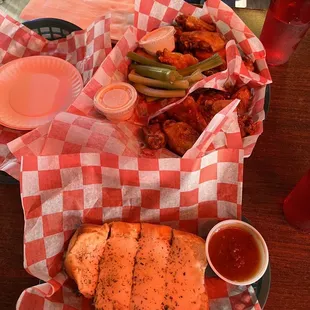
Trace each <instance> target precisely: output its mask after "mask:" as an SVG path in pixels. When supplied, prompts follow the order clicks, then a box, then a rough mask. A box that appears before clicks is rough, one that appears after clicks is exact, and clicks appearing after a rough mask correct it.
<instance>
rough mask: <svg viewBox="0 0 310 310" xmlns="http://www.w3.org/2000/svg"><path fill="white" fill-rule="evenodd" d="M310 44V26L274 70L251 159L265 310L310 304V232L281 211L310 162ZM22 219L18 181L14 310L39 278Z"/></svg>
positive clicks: (4, 300)
mask: <svg viewBox="0 0 310 310" xmlns="http://www.w3.org/2000/svg"><path fill="white" fill-rule="evenodd" d="M246 11H247V10H246ZM246 11H238V14H240V16H241V17H242V18H245V19H247V18H246V17H249V16H251V18H250V19H251V21H249V22H248V24H249V26H250V27H253V28H255V29H254V30H255V31H256V32H257V33H259V31H260V29H261V25H262V22H263V18H261V14H263V13H262V12H260V11H257V14H255V11H254V13H253V12H252V13H251V14H250V13H247V12H246ZM253 14H254V15H253ZM253 16H254V17H253ZM255 16H256V17H257V18H256V19H255ZM253 18H254V19H253ZM309 50H310V33H308V35H307V36H306V37H305V38H304V40H303V41H302V43H301V44H300V46H299V47H298V49H297V51H296V53H295V54H294V55H293V56H292V58H291V60H290V61H289V63H288V64H286V65H283V66H280V67H272V68H271V69H270V70H271V74H272V78H273V85H272V88H271V106H270V111H269V113H268V116H267V120H266V121H265V122H264V133H263V135H262V136H261V137H260V139H259V141H258V143H257V146H256V148H255V150H254V153H253V154H252V156H251V157H250V158H249V159H246V161H245V172H244V191H243V214H244V215H245V216H246V217H247V218H248V219H249V220H250V221H251V223H252V224H253V225H254V226H255V227H256V228H257V229H258V230H259V231H260V232H261V233H262V235H263V236H264V238H265V239H266V242H267V244H268V247H269V251H270V261H271V273H272V276H271V279H272V284H271V291H270V295H269V299H268V301H267V304H266V307H265V310H275V309H283V310H308V309H309V308H310V294H309V291H310V235H309V234H305V233H302V232H300V231H298V230H296V229H294V228H292V227H291V226H289V225H288V224H287V223H286V221H285V219H284V217H283V214H282V203H283V200H284V198H285V197H286V196H287V194H288V193H289V192H290V190H291V189H292V188H293V187H294V185H295V184H296V182H297V181H298V180H299V179H300V178H301V177H302V175H303V174H304V173H305V172H306V171H307V169H309V168H310V130H309V127H310V82H309V77H310V61H309ZM23 225H24V222H23V213H22V208H21V204H20V198H19V187H18V185H0V227H1V234H2V238H1V239H0V309H1V310H6V309H14V308H15V304H16V301H17V298H18V297H19V295H20V293H21V292H22V291H23V289H25V288H26V287H29V286H32V285H35V284H37V283H38V280H37V279H34V278H32V277H31V276H30V275H28V274H27V273H26V271H24V269H23V263H22V262H23V254H22V253H23Z"/></svg>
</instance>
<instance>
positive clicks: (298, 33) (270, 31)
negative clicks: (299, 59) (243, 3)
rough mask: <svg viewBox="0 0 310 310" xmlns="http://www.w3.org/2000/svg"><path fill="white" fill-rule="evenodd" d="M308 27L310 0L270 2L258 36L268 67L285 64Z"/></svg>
mask: <svg viewBox="0 0 310 310" xmlns="http://www.w3.org/2000/svg"><path fill="white" fill-rule="evenodd" d="M309 27H310V0H295V1H293V0H271V2H270V6H269V10H268V12H267V16H266V20H265V23H264V27H263V30H262V33H261V36H260V40H261V42H262V43H263V44H264V46H265V49H266V53H267V55H266V60H267V62H268V64H270V65H274V66H277V65H281V64H284V63H286V62H287V61H288V60H289V58H290V56H291V55H292V53H293V52H294V50H295V49H296V47H297V46H298V44H299V42H300V41H301V39H302V38H303V37H304V35H305V34H306V32H307V30H308V29H309Z"/></svg>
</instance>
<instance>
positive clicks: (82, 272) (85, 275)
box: [64, 224, 110, 298]
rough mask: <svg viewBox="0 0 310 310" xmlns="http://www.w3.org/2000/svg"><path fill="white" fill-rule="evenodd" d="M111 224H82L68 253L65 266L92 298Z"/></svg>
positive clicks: (85, 294) (86, 294)
mask: <svg viewBox="0 0 310 310" xmlns="http://www.w3.org/2000/svg"><path fill="white" fill-rule="evenodd" d="M109 230H110V229H109V226H108V225H107V224H104V225H102V226H99V225H91V224H85V225H82V226H81V227H80V228H79V229H78V230H77V231H76V232H75V234H74V235H73V237H72V238H71V241H70V243H69V247H68V251H67V253H66V257H65V261H64V266H65V269H66V272H67V274H68V275H69V277H71V278H72V279H74V280H75V282H76V283H77V285H78V289H79V291H80V293H81V294H83V295H84V296H85V297H86V298H92V297H93V296H94V294H95V290H96V286H97V282H98V272H99V269H98V265H99V261H100V259H101V257H102V256H103V252H104V248H105V245H106V240H107V238H108V234H109Z"/></svg>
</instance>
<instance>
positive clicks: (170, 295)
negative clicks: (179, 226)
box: [162, 230, 209, 310]
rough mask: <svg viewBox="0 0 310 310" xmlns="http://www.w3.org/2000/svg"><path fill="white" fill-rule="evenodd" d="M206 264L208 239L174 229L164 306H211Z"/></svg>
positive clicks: (202, 309)
mask: <svg viewBox="0 0 310 310" xmlns="http://www.w3.org/2000/svg"><path fill="white" fill-rule="evenodd" d="M206 266H207V259H206V254H205V241H204V240H203V239H202V238H200V237H198V236H196V235H193V234H190V233H186V232H182V231H178V230H173V238H172V245H171V250H170V255H169V258H168V263H167V272H166V276H165V280H166V291H165V298H164V303H163V305H162V309H164V310H177V309H179V310H196V309H197V310H206V309H209V306H208V297H207V295H206V293H205V286H204V275H205V269H206Z"/></svg>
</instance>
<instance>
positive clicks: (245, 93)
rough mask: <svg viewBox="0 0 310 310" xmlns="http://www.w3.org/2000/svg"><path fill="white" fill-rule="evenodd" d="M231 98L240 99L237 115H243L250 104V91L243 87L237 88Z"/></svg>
mask: <svg viewBox="0 0 310 310" xmlns="http://www.w3.org/2000/svg"><path fill="white" fill-rule="evenodd" d="M231 98H232V99H240V103H239V105H238V107H237V111H238V115H244V114H245V113H246V112H247V111H248V110H249V106H250V103H251V91H250V89H249V88H248V86H246V85H244V86H242V87H241V88H239V89H238V90H237V91H236V92H235V93H234V94H233V95H232V97H231Z"/></svg>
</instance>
